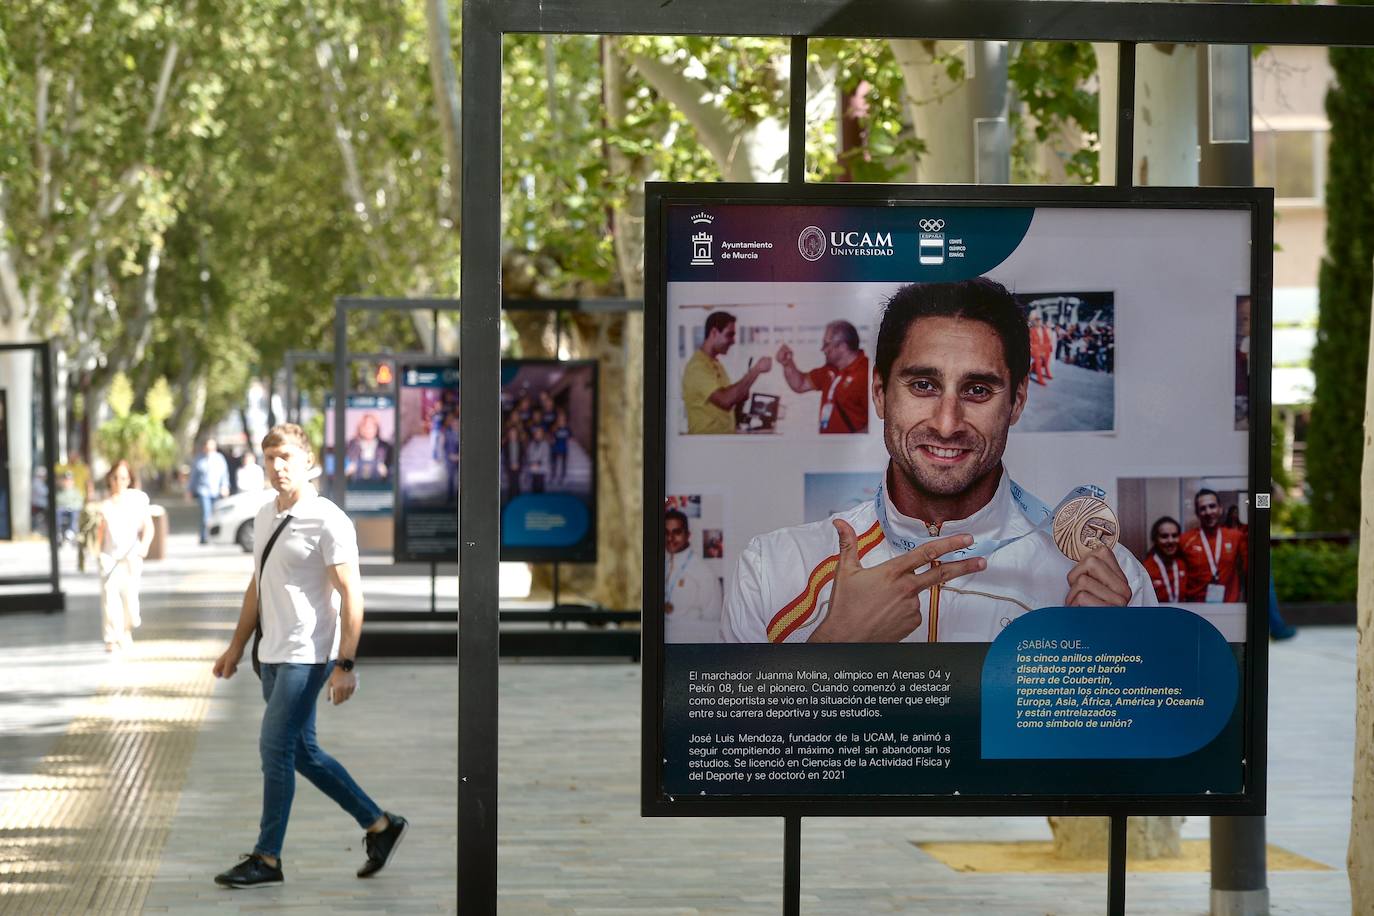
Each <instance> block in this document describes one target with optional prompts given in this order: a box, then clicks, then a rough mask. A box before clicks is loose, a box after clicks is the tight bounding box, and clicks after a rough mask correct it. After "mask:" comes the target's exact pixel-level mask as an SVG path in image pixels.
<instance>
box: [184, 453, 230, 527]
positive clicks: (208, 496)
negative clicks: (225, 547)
mask: <svg viewBox="0 0 1374 916" xmlns="http://www.w3.org/2000/svg"><path fill="white" fill-rule="evenodd" d="M200 451H201V453H200V456H199V457H198V458H196V461H195V464H193V465H192V466H191V481H190V484H189V485H188V487H187V489H188V490H189V491H190V493H191V496H192V498H194V499H195V500H196V501H197V502H199V503H200V542H201V543H202V544H208V543H209V542H210V513H211V512H212V511H214V508H215V503H216V502H218V501H219V500H220V499H221V498H222V497H225V496H228V495H229V462H227V461H225V460H224V456H223V455H221V454H220V453H219V448H218V443H216V442H215V440H214V439H206V440H205V444H204V445H202V446H201V449H200Z"/></svg>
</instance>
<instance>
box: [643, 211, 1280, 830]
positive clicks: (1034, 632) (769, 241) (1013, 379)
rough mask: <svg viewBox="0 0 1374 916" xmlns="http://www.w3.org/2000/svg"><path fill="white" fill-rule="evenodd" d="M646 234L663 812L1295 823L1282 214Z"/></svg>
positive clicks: (959, 220) (748, 223)
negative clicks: (1275, 413) (1288, 811)
mask: <svg viewBox="0 0 1374 916" xmlns="http://www.w3.org/2000/svg"><path fill="white" fill-rule="evenodd" d="M647 222H648V231H649V233H650V243H649V246H648V248H647V251H648V263H647V268H648V270H647V283H646V322H647V324H646V341H647V345H648V347H649V353H648V359H647V365H646V387H645V390H646V392H647V394H646V399H647V412H646V433H645V505H646V506H651V505H662V506H664V515H663V516H661V517H660V516H657V515H651V517H649V518H647V519H646V523H645V543H646V548H645V550H646V552H645V569H646V586H645V591H646V598H645V622H644V632H645V645H644V660H645V666H646V671H645V703H644V723H645V724H644V749H643V755H642V760H643V761H644V764H643V767H644V770H643V774H642V775H643V795H642V804H643V809H644V812H645V813H647V814H674V815H701V814H725V813H728V814H746V813H749V814H784V815H795V814H824V813H850V814H861V813H870V814H895V813H906V814H913V813H940V814H976V813H986V812H988V811H991V810H994V809H995V810H996V811H997V812H998V813H1000V814H1004V815H1005V814H1043V813H1084V814H1088V813H1097V814H1123V813H1126V812H1129V813H1131V814H1148V813H1194V814H1203V813H1207V814H1260V813H1263V811H1264V801H1265V793H1264V782H1265V781H1264V767H1265V740H1264V734H1265V731H1264V729H1265V708H1266V695H1265V670H1266V662H1267V656H1266V646H1267V640H1266V632H1267V631H1266V617H1265V613H1264V610H1263V609H1264V606H1265V605H1264V601H1265V599H1266V596H1267V593H1268V568H1267V567H1268V554H1267V550H1266V549H1265V545H1267V543H1268V536H1269V533H1268V524H1269V522H1268V513H1267V512H1266V511H1262V510H1263V509H1265V508H1267V504H1268V489H1269V488H1268V480H1269V478H1268V466H1267V464H1268V449H1267V448H1265V447H1263V446H1262V443H1267V441H1268V401H1267V391H1268V379H1267V375H1266V374H1265V371H1264V370H1263V368H1260V370H1259V371H1257V372H1256V371H1251V366H1252V360H1253V365H1254V366H1256V367H1266V366H1267V365H1268V347H1267V336H1268V328H1269V317H1270V314H1269V309H1270V302H1269V296H1270V282H1271V280H1270V266H1269V265H1270V255H1269V252H1270V250H1271V225H1272V192H1270V191H1269V190H1265V189H1253V190H1252V189H1225V190H1223V189H1195V188H1194V189H1135V190H1130V189H1105V188H1062V189H1018V188H1005V187H1003V188H969V187H957V188H956V187H891V186H888V187H881V186H867V187H866V186H856V185H830V186H807V187H797V186H792V187H778V186H775V187H768V186H763V185H650V186H649V198H648V216H647ZM885 309H886V313H885V311H884V310H885ZM885 314H886V317H885ZM1252 328H1253V329H1254V334H1253V335H1252V334H1251V329H1252ZM722 393H723V394H722ZM1257 443H1261V444H1260V445H1257ZM1256 507H1258V508H1259V509H1260V510H1261V511H1255V508H1256ZM932 513H933V514H932ZM932 519H934V520H935V523H934V524H932V523H931V520H932ZM837 520H838V523H837ZM665 528H666V529H668V530H667V534H666V535H665ZM841 529H845V530H847V531H851V532H852V534H850V535H849V537H850V539H851V540H852V541H853V543H852V546H848V547H846V548H844V549H843V550H842V549H841V546H840V540H839V539H840V537H841V536H842V534H841ZM956 536H965V539H964V540H958V541H950V542H945V541H941V543H942V545H943V546H941V547H939V548H938V549H937V548H933V547H931V546H930V545H931V544H932V543H933V542H935V541H937V540H941V539H944V538H951V537H956ZM928 549H929V550H931V551H932V552H931V553H925V551H927V550H928ZM932 558H938V561H939V563H938V564H933V565H930V566H927V561H928V560H929V559H932ZM954 563H961V564H963V565H961V566H959V567H958V568H959V569H960V570H961V572H960V573H959V574H958V575H957V576H955V577H953V578H950V579H948V581H946V582H943V583H939V584H936V585H934V586H933V587H928V588H925V589H923V590H921V591H920V592H919V598H917V597H916V595H915V588H914V587H910V586H909V583H910V582H911V581H912V579H910V578H906V577H908V576H911V577H917V576H920V577H923V578H921V579H920V581H921V582H922V583H923V584H928V582H929V581H931V580H930V577H931V576H932V575H938V570H937V569H936V566H937V565H940V564H954ZM980 564H981V568H980ZM879 566H881V567H882V570H877V568H878V567H879ZM865 570H876V571H878V572H886V573H887V574H888V576H889V578H890V579H891V582H887V581H886V580H885V581H884V583H882V584H881V585H880V586H875V585H873V580H874V575H875V573H868V574H867V575H864V574H863V571H865ZM894 577H895V578H894ZM892 583H897V585H900V586H901V587H902V588H905V589H906V591H905V592H902V593H900V597H899V598H896V599H893V598H892V597H891V594H890V593H889V592H887V591H882V590H881V589H889V588H894V587H897V586H896V585H893V584H892ZM902 583H908V585H902ZM872 589H879V590H877V591H873V590H872ZM870 596H873V597H870ZM888 601H890V602H891V603H892V606H894V607H896V606H900V611H899V612H898V613H896V614H895V616H892V615H888V616H884V615H883V613H882V609H883V602H888ZM1106 604H1110V605H1120V606H1087V605H1106ZM1079 605H1085V606H1079ZM880 620H882V621H886V622H887V623H886V625H885V627H880V626H879V624H878V622H877V621H880Z"/></svg>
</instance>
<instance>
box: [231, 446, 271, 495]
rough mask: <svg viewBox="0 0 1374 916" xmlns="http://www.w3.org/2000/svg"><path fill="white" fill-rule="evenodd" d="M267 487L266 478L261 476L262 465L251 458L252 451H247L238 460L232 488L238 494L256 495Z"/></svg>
mask: <svg viewBox="0 0 1374 916" xmlns="http://www.w3.org/2000/svg"><path fill="white" fill-rule="evenodd" d="M266 485H267V478H266V477H264V476H263V473H262V465H260V464H258V461H257V459H256V458H254V457H253V450H252V449H249V450H248V451H246V452H244V453H243V455H242V457H240V458H239V466H238V468H237V469H236V470H235V471H234V486H235V487H237V488H238V491H239V492H240V493H256V492H257V491H259V490H261V489H262V488H263V487H264V486H266Z"/></svg>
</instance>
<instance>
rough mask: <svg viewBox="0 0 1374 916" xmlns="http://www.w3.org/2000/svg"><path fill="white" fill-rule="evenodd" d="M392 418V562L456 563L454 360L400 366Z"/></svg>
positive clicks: (456, 407) (457, 458)
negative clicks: (394, 473)
mask: <svg viewBox="0 0 1374 916" xmlns="http://www.w3.org/2000/svg"><path fill="white" fill-rule="evenodd" d="M398 380H399V383H400V385H399V388H400V394H399V402H400V403H399V404H398V406H397V417H396V443H397V452H396V465H397V484H396V536H395V546H394V554H395V558H396V561H397V562H425V563H456V562H458V469H459V461H460V456H461V450H460V448H459V446H460V441H459V429H460V423H461V420H460V404H459V397H458V366H457V365H456V364H412V365H403V366H402V367H401V371H400V373H399V375H398Z"/></svg>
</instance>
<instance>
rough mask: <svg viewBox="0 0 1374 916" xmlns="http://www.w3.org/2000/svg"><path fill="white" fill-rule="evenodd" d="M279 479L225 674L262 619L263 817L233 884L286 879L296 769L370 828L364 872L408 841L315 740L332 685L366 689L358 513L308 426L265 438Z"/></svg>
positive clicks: (221, 661)
mask: <svg viewBox="0 0 1374 916" xmlns="http://www.w3.org/2000/svg"><path fill="white" fill-rule="evenodd" d="M262 452H263V459H264V461H265V462H266V464H267V476H268V482H269V483H271V485H272V488H273V489H275V490H276V491H277V497H276V499H274V500H270V501H269V502H268V503H267V504H266V505H264V506H263V507H262V508H261V509H260V510H258V515H257V518H256V519H255V520H254V523H253V524H254V537H253V542H254V544H255V545H256V546H255V560H256V562H255V567H256V574H255V575H254V577H253V578H252V579H250V580H249V582H248V588H247V590H246V591H245V592H244V594H243V605H242V607H241V609H240V611H239V620H238V625H237V626H236V627H235V629H234V635H233V637H232V638H231V639H230V642H229V648H227V649H226V650H225V651H224V654H223V655H221V656H220V657H219V658H218V659H217V660H216V661H215V665H214V669H213V670H214V674H215V677H223V678H229V677H233V676H234V672H235V671H236V670H238V665H239V661H240V660H241V659H242V658H243V650H244V649H245V648H246V647H247V645H248V640H249V638H250V637H251V636H252V635H253V633H254V629H255V628H256V627H257V626H258V625H261V628H262V637H261V642H260V646H259V650H258V652H257V660H258V661H259V662H260V663H261V668H262V671H261V677H262V697H263V699H264V700H265V701H266V703H267V708H266V710H265V711H264V713H263V717H262V730H261V734H260V737H259V741H258V749H259V753H260V754H261V757H262V774H263V795H262V820H261V823H260V828H259V833H258V840H257V843H256V845H255V846H254V847H253V851H252V852H251V853H249V854H247V855H245V856H244V857H243V858H242V860H241V861H240V862H239V863H238V864H237V865H235V866H234V867H233V868H230V869H228V870H227V871H225V872H223V873H221V874H219V875H217V876H215V883H216V884H219V885H221V886H223V887H232V888H251V887H266V886H270V885H275V884H281V883H282V880H283V876H282V862H281V853H282V846H283V845H284V844H285V842H286V826H287V821H288V820H289V819H290V817H291V803H292V801H293V799H294V797H295V793H296V772H297V771H298V770H299V771H300V773H301V775H303V776H304V777H305V778H306V779H308V780H310V781H311V782H312V783H314V785H315V786H316V787H317V788H318V789H319V790H320V791H321V792H324V793H325V794H326V795H328V796H329V797H330V798H331V799H333V800H334V801H335V802H336V803H337V804H338V805H339V806H340V807H341V808H343V809H344V810H345V811H347V812H348V813H349V814H350V815H352V817H353V819H354V820H355V821H357V823H358V825H359V826H360V827H362V828H363V829H364V830H365V831H366V833H365V834H364V836H363V843H364V846H365V848H366V850H367V861H366V862H364V863H363V866H362V868H360V869H358V872H357V874H358V877H359V878H368V877H371V876H372V875H374V874H376V873H377V872H379V871H381V870H382V868H383V867H385V866H386V864H387V862H388V861H389V860H390V858H391V855H392V853H393V852H395V850H396V847H397V846H399V845H400V842H401V839H402V837H404V836H405V833H406V828H407V826H408V824H407V822H406V819H405V818H403V817H400V816H399V815H396V814H389V813H387V812H385V811H383V810H382V809H381V808H379V807H378V806H377V803H376V802H374V801H373V800H372V799H371V798H370V797H369V796H368V794H367V793H366V792H364V791H363V790H362V788H361V787H360V786H359V785H358V784H357V783H356V782H354V780H353V777H352V776H350V775H349V773H348V771H347V770H346V769H344V767H343V765H342V764H340V763H339V762H338V761H337V760H335V759H334V758H333V757H331V756H330V755H329V754H327V753H325V752H324V751H323V750H322V749H321V748H320V746H319V744H317V743H316V741H315V708H316V702H317V698H318V697H319V694H320V691H321V690H322V689H323V688H324V686H325V684H326V683H328V685H329V701H330V702H331V703H333V704H334V705H336V706H337V705H339V704H340V703H343V702H345V701H347V700H348V699H349V697H351V696H353V693H354V691H356V690H357V689H358V676H357V675H356V674H355V673H354V671H353V668H354V661H355V659H356V657H357V652H358V640H359V637H360V636H361V635H362V627H363V589H362V582H361V581H360V580H359V577H358V537H357V532H356V530H355V529H354V527H353V522H351V521H350V520H349V518H348V516H347V515H345V514H344V513H343V510H342V509H340V508H339V507H338V506H336V505H335V504H334V503H333V502H331V501H330V500H328V499H325V498H324V497H323V496H320V495H319V493H317V492H316V491H315V487H314V485H312V484H311V483H310V481H309V477H308V475H309V472H310V469H311V467H312V466H313V465H314V463H315V457H314V454H313V453H312V451H311V449H310V443H309V440H307V439H306V436H305V431H304V430H302V429H301V428H300V427H299V426H297V425H295V424H294V423H284V424H281V425H279V426H274V427H273V428H272V429H271V431H269V432H268V434H267V436H266V437H264V438H263V440H262Z"/></svg>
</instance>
